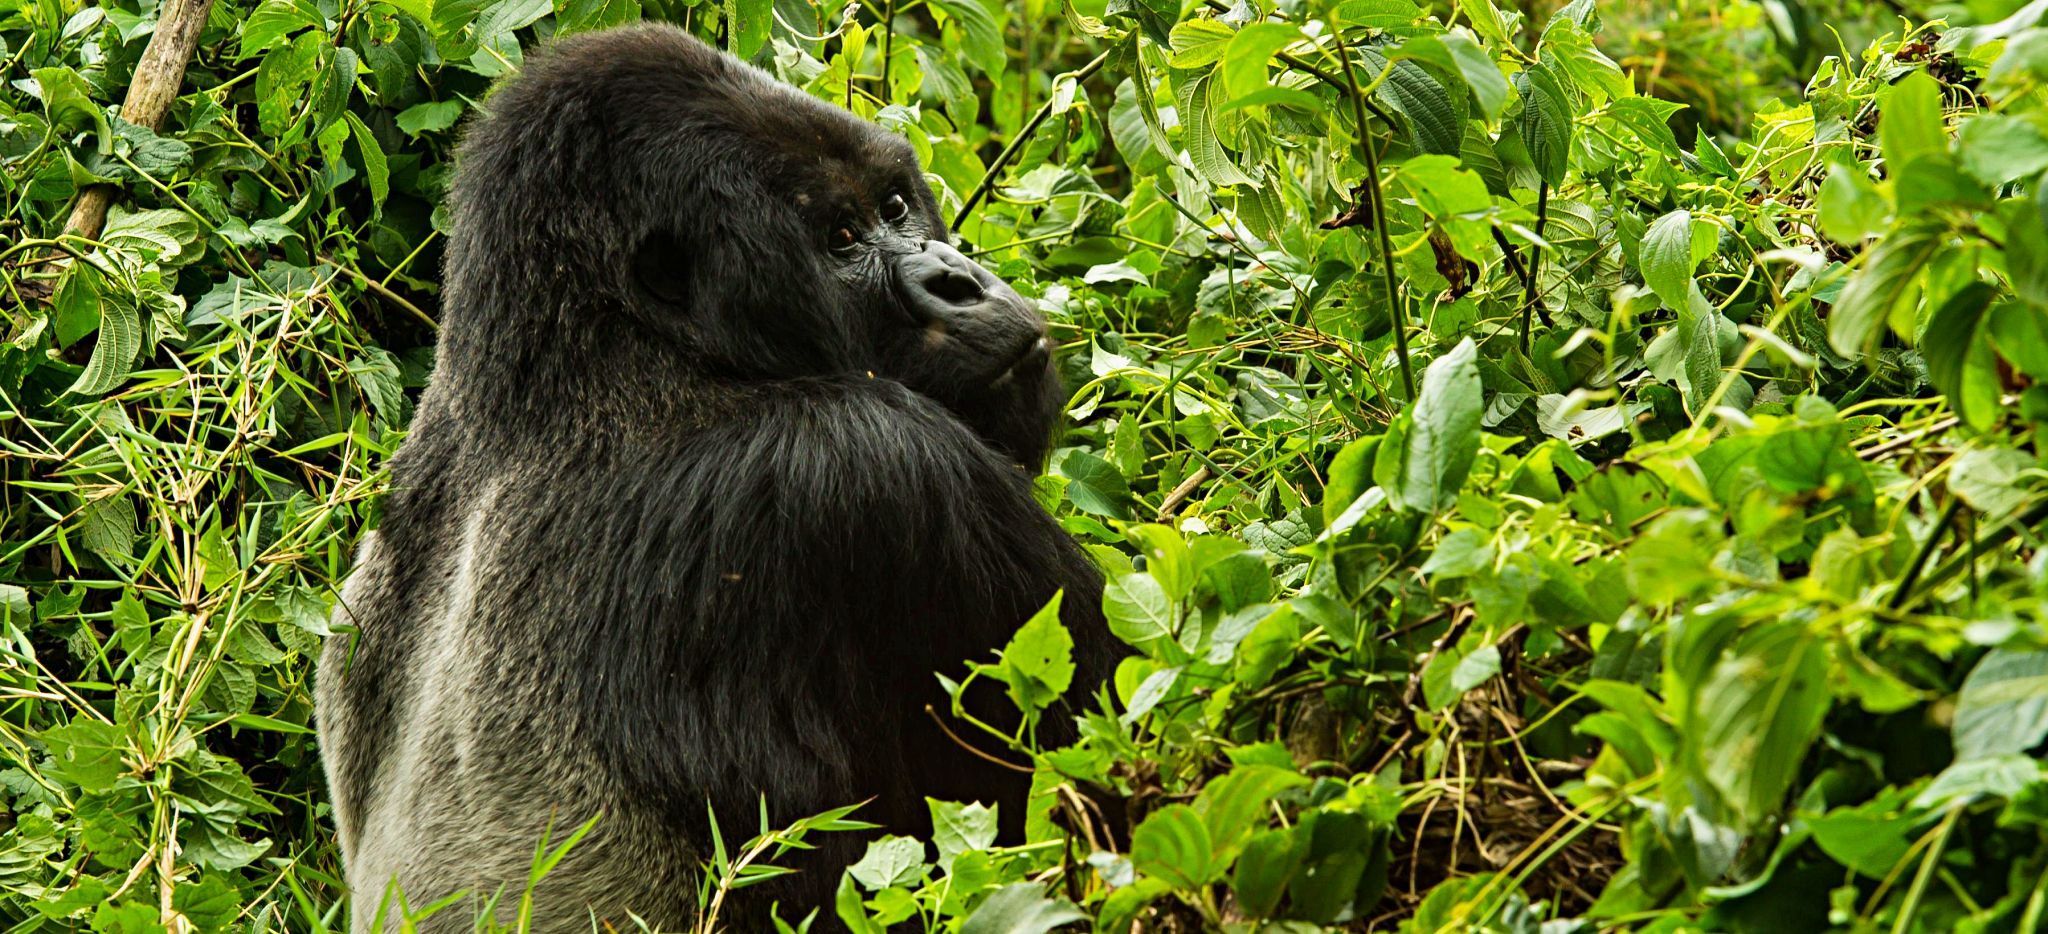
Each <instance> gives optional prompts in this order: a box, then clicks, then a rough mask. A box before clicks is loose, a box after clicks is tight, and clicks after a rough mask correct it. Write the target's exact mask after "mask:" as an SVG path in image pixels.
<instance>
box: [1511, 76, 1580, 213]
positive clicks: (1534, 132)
mask: <svg viewBox="0 0 2048 934" xmlns="http://www.w3.org/2000/svg"><path fill="white" fill-rule="evenodd" d="M1515 82H1516V84H1515V86H1516V89H1517V90H1519V91H1520V92H1521V97H1522V112H1521V115H1520V116H1518V117H1517V118H1516V121H1515V125H1516V129H1517V130H1518V131H1519V132H1520V133H1521V136H1522V142H1523V144H1524V145H1526V146H1528V147H1529V161H1530V162H1531V163H1533V164H1534V165H1535V167H1536V174H1538V175H1540V176H1542V178H1543V180H1544V181H1546V182H1549V183H1550V187H1552V188H1555V187H1557V186H1559V185H1562V184H1564V173H1565V169H1566V168H1567V167H1568V165H1569V163H1570V160H1571V150H1572V101H1571V98H1570V97H1569V96H1567V95H1566V93H1565V89H1564V84H1563V83H1562V82H1561V81H1560V80H1559V79H1558V77H1557V75H1556V73H1555V72H1554V71H1553V69H1552V68H1551V67H1550V65H1549V64H1548V63H1544V62H1539V63H1537V64H1536V65H1535V66H1534V67H1531V68H1530V69H1529V70H1527V71H1524V72H1522V73H1521V74H1519V75H1516V76H1515Z"/></svg>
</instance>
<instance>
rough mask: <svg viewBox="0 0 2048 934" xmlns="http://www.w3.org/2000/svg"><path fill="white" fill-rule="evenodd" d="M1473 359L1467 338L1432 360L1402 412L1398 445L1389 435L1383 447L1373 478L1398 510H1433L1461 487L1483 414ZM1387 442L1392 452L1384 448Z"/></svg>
mask: <svg viewBox="0 0 2048 934" xmlns="http://www.w3.org/2000/svg"><path fill="white" fill-rule="evenodd" d="M1477 358H1478V348H1477V347H1476V346H1475V345H1474V344H1473V343H1472V339H1471V338H1466V339H1465V340H1463V341H1460V342H1459V343H1458V346H1457V347H1456V348H1454V349H1452V350H1451V352H1450V353H1448V354H1445V355H1444V356H1442V357H1439V358H1437V359H1436V360H1434V361H1432V362H1431V363H1430V365H1429V370H1428V371H1427V372H1425V373H1424V374H1423V377H1422V391H1421V393H1420V394H1418V395H1417V397H1416V399H1415V402H1414V403H1413V404H1411V405H1410V406H1409V407H1408V408H1407V410H1405V411H1403V412H1402V413H1401V417H1400V420H1399V422H1398V424H1399V425H1400V426H1401V428H1402V437H1401V438H1399V439H1398V441H1399V443H1398V444H1395V441H1396V440H1397V439H1395V437H1394V436H1393V434H1392V433H1390V434H1389V435H1388V438H1387V444H1386V445H1383V446H1382V449H1381V451H1380V453H1379V456H1378V458H1377V462H1376V463H1375V465H1374V468H1373V472H1374V476H1375V479H1377V480H1378V481H1379V485H1380V486H1381V487H1384V488H1385V489H1386V490H1387V494H1388V496H1389V497H1390V498H1391V500H1392V501H1393V502H1394V503H1395V504H1396V505H1398V506H1399V507H1400V508H1403V509H1406V510H1410V511H1415V512H1434V511H1436V510H1437V509H1440V508H1443V507H1445V506H1448V505H1450V504H1451V503H1452V502H1453V501H1455V500H1456V499H1457V495H1458V490H1459V488H1461V487H1462V486H1464V484H1465V475H1466V473H1468V472H1470V471H1471V469H1472V460H1473V458H1474V457H1476V456H1477V455H1478V452H1479V422H1480V417H1481V416H1483V415H1484V414H1485V403H1484V400H1483V399H1482V396H1481V392H1480V385H1479V366H1478V363H1477ZM1389 445H1391V446H1392V447H1393V450H1391V451H1389V450H1386V447H1387V446H1389Z"/></svg>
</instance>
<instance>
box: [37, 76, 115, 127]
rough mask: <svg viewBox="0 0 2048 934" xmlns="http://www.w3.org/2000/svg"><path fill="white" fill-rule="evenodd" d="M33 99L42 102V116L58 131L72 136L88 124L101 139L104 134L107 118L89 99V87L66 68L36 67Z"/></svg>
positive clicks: (90, 98)
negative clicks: (96, 131) (35, 98)
mask: <svg viewBox="0 0 2048 934" xmlns="http://www.w3.org/2000/svg"><path fill="white" fill-rule="evenodd" d="M29 77H31V78H34V79H35V83H36V91H35V94H36V97H37V99H39V100H41V101H42V102H43V115H44V116H46V117H48V118H49V120H50V125H51V126H53V127H55V128H57V129H58V130H59V131H61V132H65V133H73V132H77V131H78V130H80V129H83V128H84V127H86V126H87V125H91V126H92V127H93V128H94V129H97V130H98V131H99V133H100V136H101V137H105V136H106V135H107V115H106V112H105V111H103V110H101V109H100V106H99V105H98V104H95V103H93V100H92V85H89V84H87V83H86V82H85V79H84V78H82V77H80V76H79V74H78V72H77V71H74V70H73V69H71V68H68V67H51V68H36V69H32V70H30V71H29Z"/></svg>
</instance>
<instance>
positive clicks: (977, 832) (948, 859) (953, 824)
mask: <svg viewBox="0 0 2048 934" xmlns="http://www.w3.org/2000/svg"><path fill="white" fill-rule="evenodd" d="M925 805H926V807H928V808H930V809H931V815H932V845H933V846H936V847H938V848H939V867H940V868H942V869H944V868H947V867H949V866H950V865H952V862H953V857H955V856H958V855H960V854H962V853H965V852H968V851H970V850H984V849H987V848H989V847H991V846H994V845H995V842H996V824H997V821H996V809H995V808H993V807H988V806H985V805H982V804H980V803H978V802H977V803H973V804H955V803H953V802H951V801H935V800H932V799H930V798H927V799H925Z"/></svg>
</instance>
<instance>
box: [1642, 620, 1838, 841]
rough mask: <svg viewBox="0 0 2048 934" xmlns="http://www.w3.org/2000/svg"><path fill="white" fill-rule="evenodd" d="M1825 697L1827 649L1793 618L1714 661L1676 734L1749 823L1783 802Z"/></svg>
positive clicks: (1746, 639) (1824, 710)
mask: <svg viewBox="0 0 2048 934" xmlns="http://www.w3.org/2000/svg"><path fill="white" fill-rule="evenodd" d="M1665 677H1666V678H1667V680H1668V679H1671V678H1673V677H1674V673H1673V672H1667V673H1666V676H1665ZM1830 699H1831V695H1830V693H1829V690H1828V667H1827V652H1826V650H1825V649H1824V648H1823V647H1822V646H1821V645H1820V644H1819V643H1818V642H1816V641H1815V640H1814V639H1813V638H1812V637H1810V636H1808V635H1807V634H1806V632H1805V631H1804V627H1803V625H1802V624H1801V623H1799V622H1797V621H1792V622H1788V623H1782V624H1776V625H1771V626H1768V627H1766V628H1762V629H1757V630H1752V631H1750V632H1748V633H1745V634H1743V635H1742V637H1741V638H1740V639H1739V641H1738V642H1737V643H1736V645H1735V647H1734V649H1733V651H1731V652H1729V653H1727V654H1726V655H1725V656H1723V657H1722V658H1721V659H1720V660H1719V661H1718V662H1716V663H1715V664H1714V666H1713V668H1712V670H1711V671H1709V672H1708V673H1707V676H1706V678H1705V680H1704V682H1703V683H1702V684H1701V685H1700V688H1699V695H1698V700H1697V701H1696V703H1695V704H1694V705H1693V706H1692V708H1691V709H1690V710H1689V716H1688V717H1687V722H1686V723H1684V724H1683V725H1682V726H1681V728H1680V730H1679V734H1680V735H1681V736H1685V737H1687V738H1689V740H1690V741H1691V742H1692V743H1694V744H1695V749H1696V750H1697V760H1696V761H1697V762H1698V763H1699V767H1700V770H1701V774H1702V775H1703V776H1704V777H1705V778H1706V779H1707V781H1708V782H1709V783H1710V784H1712V785H1713V786H1714V787H1715V788H1716V789H1718V790H1720V792H1721V793H1722V794H1723V795H1725V796H1726V799H1727V801H1728V803H1729V805H1730V806H1732V807H1733V808H1734V809H1735V812H1736V813H1737V814H1739V815H1741V817H1742V818H1743V819H1744V820H1745V821H1747V822H1749V823H1751V824H1754V823H1756V822H1759V821H1762V820H1764V819H1765V818H1767V817H1770V816H1771V815H1773V814H1776V813H1777V812H1778V810H1779V808H1780V806H1781V805H1782V804H1783V802H1784V798H1785V793H1786V792H1787V791H1788V790H1790V789H1791V787H1792V781H1793V779H1795V778H1797V777H1798V775H1799V767H1800V763H1801V762H1802V761H1804V759H1805V757H1806V749H1807V747H1808V746H1809V745H1811V744H1812V742H1813V740H1814V738H1815V737H1816V736H1818V735H1819V733H1820V724H1821V718H1822V717H1823V716H1825V715H1826V714H1827V711H1828V705H1829V701H1830Z"/></svg>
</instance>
